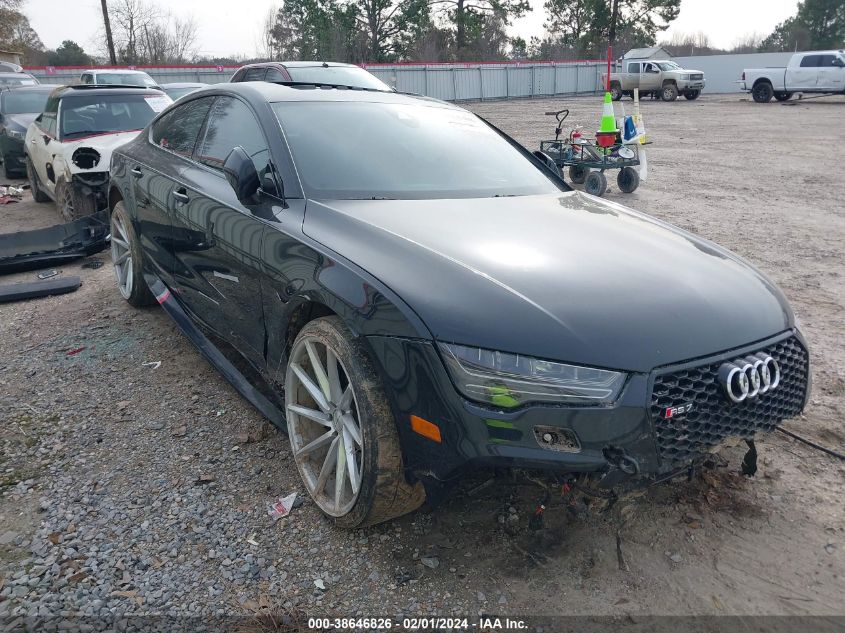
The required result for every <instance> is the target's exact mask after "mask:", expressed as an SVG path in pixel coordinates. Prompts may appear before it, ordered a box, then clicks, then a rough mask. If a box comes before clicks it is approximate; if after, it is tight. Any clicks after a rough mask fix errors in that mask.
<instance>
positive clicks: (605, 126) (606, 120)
mask: <svg viewBox="0 0 845 633" xmlns="http://www.w3.org/2000/svg"><path fill="white" fill-rule="evenodd" d="M599 132H601V133H605V132H606V133H608V134H610V133H615V132H618V130H617V129H616V116H615V115H614V113H613V99H612V98H611V97H610V93H609V92H605V93H604V106H603V107H602V111H601V126H599Z"/></svg>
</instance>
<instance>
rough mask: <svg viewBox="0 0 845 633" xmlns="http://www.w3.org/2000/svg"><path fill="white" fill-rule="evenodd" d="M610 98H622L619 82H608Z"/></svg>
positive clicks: (615, 99) (616, 99) (617, 99)
mask: <svg viewBox="0 0 845 633" xmlns="http://www.w3.org/2000/svg"><path fill="white" fill-rule="evenodd" d="M610 98H611V99H613V100H614V101H619V100H620V99H622V87H621V86H620V85H619V84H610Z"/></svg>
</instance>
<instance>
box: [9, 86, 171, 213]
mask: <svg viewBox="0 0 845 633" xmlns="http://www.w3.org/2000/svg"><path fill="white" fill-rule="evenodd" d="M172 102H173V100H172V99H171V98H170V97H168V96H167V95H166V94H164V93H163V92H162V91H160V90H156V89H152V88H143V87H128V86H112V87H107V86H94V87H90V86H65V87H61V88H57V89H56V90H55V91H54V92H53V93H52V94H51V95H50V96H49V98H48V99H47V103H46V105H45V107H44V111H43V112H42V113H41V114H40V115H39V116H38V117H37V118H36V119H35V121H34V122H33V123H32V124H31V125H30V126H29V129H28V130H27V133H26V141H25V144H24V145H25V152H26V159H25V160H26V169H27V173H28V175H29V183H30V186H31V188H32V196H33V198H34V199H35V200H36V201H37V202H48V201H50V200H55V201H56V205H57V206H58V209H59V213H60V214H61V216H62V218H63V219H64V220H65V221H66V222H72V221H74V220H77V219H79V218H82V217H85V216H88V215H91V214H92V213H94V212H96V211H98V210H100V209H103V208H105V206H106V193H107V191H108V183H109V161H110V160H111V152H112V151H113V150H114V149H115V148H116V147H119V146H121V145H123V144H124V143H126V142H128V141H130V140H132V139H133V138H134V137H135V136H137V135H138V133H139V132H140V130H141V129H143V128H144V127H145V126H146V125H147V124H148V123H149V122H150V121H151V120H152V119H153V117H154V116H155V115H156V114H157V113H158V112H161V111H162V110H164V108H166V107H167V106H168V105H170V104H171V103H172Z"/></svg>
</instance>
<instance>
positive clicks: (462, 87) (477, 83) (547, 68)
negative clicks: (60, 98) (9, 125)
mask: <svg viewBox="0 0 845 633" xmlns="http://www.w3.org/2000/svg"><path fill="white" fill-rule="evenodd" d="M602 67H603V66H602V64H601V62H545V63H516V62H514V63H500V64H374V65H369V66H365V68H366V69H367V70H369V71H370V72H371V73H373V74H374V75H375V76H376V77H378V78H379V79H381V80H382V81H384V82H385V83H387V84H389V85H391V86H393V87H395V88H396V89H397V90H400V91H402V92H414V93H417V94H423V95H426V96H429V97H435V98H437V99H444V100H446V101H472V100H482V99H514V98H530V97H550V96H554V95H577V94H595V93H596V92H598V91H599V90H600V89H601V73H602ZM84 70H85V69H84V68H53V67H49V66H48V67H39V68H30V69H28V72H30V73H32V74H33V75H34V76H35V77H37V78H38V80H39V81H40V82H42V83H50V84H70V83H77V82H78V81H79V76H80V75H81V74H82V72H83V71H84ZM139 70H144V71H146V72H147V73H149V75H150V76H151V77H152V78H153V79H155V80H156V81H158V82H159V83H162V84H165V83H175V82H187V81H190V82H202V83H208V84H213V83H220V82H225V81H229V78H230V77H231V76H232V74H233V73H234V72H235V70H236V68H235V67H229V66H216V67H191V66H169V67H143V68H139Z"/></svg>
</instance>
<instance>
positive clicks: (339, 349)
mask: <svg viewBox="0 0 845 633" xmlns="http://www.w3.org/2000/svg"><path fill="white" fill-rule="evenodd" d="M285 408H286V417H287V424H288V435H289V437H290V443H291V450H292V451H293V455H294V460H295V461H296V466H297V468H298V469H299V474H300V476H301V477H302V481H303V483H304V484H305V487H306V488H307V490H308V493H309V494H310V495H311V498H312V499H313V500H314V502H315V503H316V504H317V506H318V507H319V508H320V510H322V511H323V513H324V514H325V515H326V516H328V517H329V518H330V519H332V520H333V521H334V522H335V523H336V524H337V525H338V526H340V527H344V528H357V527H363V526H367V525H374V524H376V523H381V522H383V521H388V520H390V519H393V518H395V517H398V516H401V515H403V514H407V513H408V512H412V511H413V510H416V509H417V508H418V507H419V506H420V505H422V503H423V501H425V493H424V491H423V488H422V485H421V484H420V483H419V482H417V483H416V484H414V485H411V484H409V483H408V482H407V481H406V480H405V474H404V468H403V463H402V450H401V447H400V445H399V434H398V432H397V430H396V421H395V419H394V417H393V414H392V410H391V407H390V403H389V401H388V399H387V396H386V395H385V393H384V389H383V387H382V382H381V378H380V376H379V375H378V373H377V372H376V370H375V367H374V366H373V362H372V360H371V359H370V355H369V352H368V350H367V349H366V347H365V344H364V343H363V342H362V341H361V339H360V338H356V337H354V336H353V335H352V333H351V332H350V331H349V329H348V328H347V327H346V325H345V324H344V323H343V321H341V320H340V319H339V318H338V317H324V318H320V319H316V320H314V321H311V322H310V323H308V324H307V325H306V326H305V327H304V328H303V329H302V331H301V332H300V333H299V335H298V336H297V337H296V340H295V341H294V344H293V347H292V348H291V353H290V358H289V361H288V367H287V370H286V373H285Z"/></svg>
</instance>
